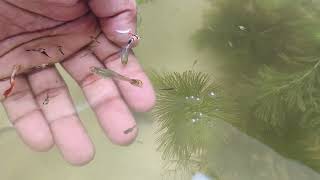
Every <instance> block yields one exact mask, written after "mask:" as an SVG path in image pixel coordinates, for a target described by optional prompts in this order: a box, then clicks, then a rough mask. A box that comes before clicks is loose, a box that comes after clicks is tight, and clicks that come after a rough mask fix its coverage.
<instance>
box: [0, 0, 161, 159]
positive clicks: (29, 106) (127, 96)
mask: <svg viewBox="0 0 320 180" xmlns="http://www.w3.org/2000/svg"><path fill="white" fill-rule="evenodd" d="M135 6H136V5H135V0H90V1H85V0H80V1H78V0H32V1H24V0H5V1H0V27H1V29H0V79H4V78H8V77H10V75H11V73H12V70H13V69H12V68H13V67H14V66H15V65H21V67H23V68H25V69H26V68H32V67H37V66H42V65H44V64H48V63H55V62H60V63H61V65H62V67H64V68H65V70H66V71H67V72H68V73H69V74H70V75H71V76H72V77H73V78H74V80H75V81H76V82H77V83H78V84H79V86H80V87H81V88H82V90H83V92H84V94H85V96H86V98H87V101H88V103H89V104H90V105H91V107H92V109H93V110H94V112H95V113H96V116H97V119H98V120H99V123H100V125H101V126H102V128H103V130H104V132H105V133H106V135H107V137H109V139H110V140H111V141H112V142H113V143H115V144H119V145H128V144H130V143H131V142H132V141H133V140H134V139H135V137H136V136H137V132H138V130H137V128H133V127H135V125H136V124H135V121H134V118H133V116H132V114H131V112H130V109H132V110H134V111H140V112H144V111H148V110H150V109H151V108H152V106H153V105H154V103H155V97H154V91H153V89H152V86H151V84H150V82H149V80H148V78H147V76H146V75H145V74H144V72H143V70H142V68H141V66H140V65H139V63H138V62H137V59H136V58H135V56H134V55H133V54H132V53H131V54H130V55H129V61H128V64H127V65H123V64H121V61H120V55H119V51H120V48H121V47H123V46H124V45H125V44H126V43H127V42H128V39H129V36H128V35H126V34H120V33H118V32H117V31H119V30H120V31H126V30H131V31H132V32H134V30H135V26H136V7H135ZM93 66H94V67H107V68H110V69H112V70H114V71H116V72H118V73H120V74H123V75H126V76H129V77H132V78H135V79H139V80H141V81H142V82H143V86H142V87H136V86H132V85H130V84H129V83H127V82H124V81H119V80H114V79H103V78H101V77H99V76H97V75H95V74H92V73H91V72H90V67H93ZM9 86H10V83H9V79H6V80H1V81H0V92H1V94H2V92H4V91H5V90H6V89H8V87H9ZM2 104H3V105H4V107H5V109H6V111H7V114H8V116H9V119H10V121H11V122H12V124H13V125H14V127H15V128H16V130H17V132H18V134H19V135H20V137H21V138H22V140H23V141H24V142H25V143H26V144H27V145H28V146H30V147H31V148H32V149H34V150H37V151H47V150H49V149H50V148H51V147H52V146H53V145H54V144H55V145H56V146H57V147H58V148H59V149H60V151H61V154H62V155H63V157H64V158H65V159H66V160H67V161H68V162H70V163H71V164H74V165H82V164H86V163H87V162H89V161H90V160H91V159H93V156H94V152H95V150H94V147H93V144H92V142H91V140H90V138H89V137H88V135H87V133H86V130H85V128H84V127H83V125H82V123H81V121H80V119H79V117H78V115H77V113H76V110H75V106H74V104H73V102H72V100H71V97H70V94H69V92H68V88H67V86H66V83H65V82H64V80H63V79H62V77H61V76H60V74H59V72H58V71H57V69H56V68H55V67H54V66H49V67H46V68H44V69H40V70H37V71H31V72H28V73H23V74H21V73H18V75H17V76H16V77H15V87H14V89H13V91H12V92H11V93H10V95H9V97H7V98H2ZM128 129H130V131H128ZM127 132H128V133H127Z"/></svg>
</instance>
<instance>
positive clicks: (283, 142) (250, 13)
mask: <svg viewBox="0 0 320 180" xmlns="http://www.w3.org/2000/svg"><path fill="white" fill-rule="evenodd" d="M148 2H149V3H147V4H144V5H142V6H141V7H140V10H141V12H140V16H141V19H142V21H141V22H142V23H141V25H140V27H139V35H141V37H142V41H141V44H140V45H139V47H138V48H136V52H137V56H138V57H139V58H140V61H141V62H142V64H143V66H144V67H145V68H146V69H147V70H149V69H156V70H159V71H160V72H161V71H163V70H166V71H170V72H171V71H178V72H183V71H186V70H190V69H194V70H196V71H201V72H206V73H209V74H210V75H213V76H214V77H215V78H217V79H218V80H220V81H223V83H224V84H226V86H225V87H224V89H220V90H222V91H226V92H228V93H229V94H231V96H232V99H233V100H234V101H235V103H237V104H238V105H239V111H240V112H239V114H237V115H238V118H237V120H238V121H239V122H240V123H239V124H241V125H238V124H237V123H233V122H229V123H230V124H229V123H228V121H227V120H226V121H221V120H217V119H219V118H217V119H214V123H213V126H214V128H213V129H210V130H212V132H208V133H209V134H210V138H209V139H204V141H205V140H207V141H206V142H205V143H207V144H205V145H207V146H206V148H207V149H205V152H206V153H199V154H200V156H197V158H196V159H193V160H194V163H192V164H191V165H190V167H191V168H185V167H184V166H182V168H180V170H181V171H184V170H186V169H187V170H188V171H189V172H187V173H186V174H187V176H184V175H181V176H180V175H176V174H179V172H177V171H176V170H177V166H175V165H176V164H175V163H177V164H178V165H181V163H180V162H181V161H179V159H178V160H177V159H173V160H172V159H171V160H172V164H174V165H173V166H170V168H171V169H170V168H169V169H164V168H163V165H166V161H163V159H161V155H162V154H161V153H162V152H159V151H156V147H157V146H156V144H155V140H156V139H157V138H158V134H155V133H154V129H157V128H158V127H154V126H153V125H152V123H151V121H152V118H151V116H149V115H137V116H136V119H137V120H138V124H139V129H140V135H139V137H138V142H136V143H134V144H133V145H131V146H130V147H126V148H122V147H118V146H114V145H111V144H110V143H109V142H108V141H107V140H106V138H105V136H104V134H103V132H102V131H101V129H100V127H99V126H98V124H97V123H96V121H95V117H94V114H93V112H92V111H91V110H90V109H89V107H88V104H87V103H86V102H85V99H84V97H83V95H82V93H81V91H80V90H79V88H78V87H77V85H76V84H75V82H74V81H73V80H72V79H71V78H70V77H69V76H68V75H67V74H66V73H64V72H63V70H61V68H60V70H61V71H62V72H63V75H64V78H65V79H66V81H67V82H68V86H69V88H70V90H71V92H72V93H71V94H72V97H73V99H74V101H75V104H76V106H77V111H78V112H79V114H80V117H81V119H82V120H83V122H84V124H85V126H86V127H87V129H88V132H89V134H90V136H91V137H92V139H93V142H94V144H95V145H96V149H97V150H96V152H97V154H96V157H95V160H94V161H93V162H91V163H90V164H89V165H87V166H84V167H81V168H79V167H71V166H69V165H68V164H66V163H65V162H64V161H63V160H62V159H61V157H60V156H59V155H58V152H57V151H56V150H53V151H51V152H49V153H35V152H31V151H30V150H28V149H27V148H26V147H25V146H24V145H23V144H22V143H21V141H20V140H18V137H17V135H16V134H15V132H14V131H11V130H9V129H8V128H6V127H9V123H8V122H7V121H6V118H5V117H6V116H5V114H4V113H3V110H1V111H0V115H1V116H0V117H1V120H0V127H4V128H5V129H2V130H0V133H1V134H0V159H1V160H2V163H1V164H0V170H1V174H0V179H5V180H20V179H24V180H37V179H39V180H40V179H44V177H45V179H46V180H51V179H52V180H55V179H68V180H86V179H117V180H127V179H154V180H157V179H162V178H163V177H165V178H167V179H180V178H181V177H183V178H181V179H191V175H194V174H196V175H195V176H194V178H195V177H198V178H199V177H200V178H203V177H202V176H200V175H199V173H201V174H203V175H207V176H210V177H211V179H212V180H250V179H253V180H256V179H259V180H260V179H262V180H263V179H268V180H287V179H288V180H295V179H297V180H298V179H299V180H300V179H304V180H315V179H320V177H319V176H320V175H319V173H318V172H319V171H320V162H319V155H320V144H319V142H320V141H319V140H320V138H319V137H320V136H319V132H320V131H319V130H320V128H319V127H320V126H319V125H320V123H319V122H320V118H319V117H320V116H319V110H318V104H319V101H318V100H319V97H320V96H319V95H320V94H318V88H319V87H320V86H319V79H320V78H319V72H318V66H317V63H318V59H317V58H316V57H319V55H320V54H319V52H320V51H319V44H320V41H319V39H320V38H319V37H320V36H319V32H320V29H319V27H320V24H318V19H319V18H318V16H319V15H320V13H319V12H320V11H318V10H319V9H320V8H318V7H319V6H318V4H316V3H318V2H317V1H312V0H294V1H292V0H273V1H265V0H196V1H195V0H152V1H148ZM315 58H316V60H315ZM266 65H267V67H265V66H266ZM268 68H269V70H270V71H268ZM244 77H245V78H244ZM158 88H159V89H160V88H166V89H167V90H165V91H168V92H169V93H173V92H174V91H175V89H174V88H173V87H158ZM196 89H197V88H194V89H191V91H192V90H196ZM195 94H197V93H193V94H189V95H187V96H183V98H184V100H183V101H185V100H186V98H187V99H188V102H191V103H189V104H193V105H196V104H197V103H198V101H199V102H200V101H201V102H202V101H203V99H201V97H198V96H196V95H195ZM206 96H209V97H210V98H211V99H212V100H213V101H215V98H216V97H218V96H219V94H218V93H217V92H216V91H210V92H207V93H206ZM261 97H267V98H261ZM174 98H175V97H174ZM198 98H199V100H198ZM170 100H171V99H170ZM189 100H190V101H189ZM194 102H197V103H194ZM221 104H223V102H221ZM204 107H206V106H204ZM181 108H182V106H178V107H177V109H181ZM200 108H201V107H200ZM216 110H218V111H219V110H221V107H219V108H213V109H211V110H210V112H211V111H216ZM206 111H209V110H208V109H206V110H204V111H202V110H201V111H200V110H199V111H196V112H195V113H193V114H190V116H191V118H189V119H187V120H188V123H189V124H196V123H197V122H201V120H202V119H206V118H203V115H204V114H205V115H206V114H207V113H204V112H206ZM213 114H214V113H213ZM187 120H186V121H187ZM183 121H184V119H181V122H183ZM272 122H276V123H272ZM199 127H200V126H199ZM201 128H203V127H201ZM204 128H207V127H204ZM171 130H172V131H179V132H181V131H184V133H188V131H186V128H182V129H175V128H171ZM201 130H202V129H200V128H199V129H197V131H200V132H201ZM197 131H195V132H197ZM208 133H207V132H203V131H202V133H198V135H202V134H206V135H207V134H208ZM179 138H181V139H182V140H186V141H188V140H190V139H193V140H194V139H196V138H192V137H191V136H180V137H179ZM196 140H197V139H196ZM198 140H200V138H199V139H198ZM201 140H202V139H201ZM162 141H164V142H165V141H166V140H165V139H164V140H162ZM178 143H179V142H178ZM197 143H199V144H200V143H202V144H204V143H203V142H197ZM193 149H197V147H195V148H193ZM174 150H175V149H174ZM176 150H177V149H176ZM202 150H203V149H202ZM201 152H204V151H201ZM169 160H170V159H169ZM195 166H196V170H194V167H195ZM124 170H125V171H126V173H124ZM180 170H179V169H178V171H180ZM171 172H174V173H173V174H172V173H171Z"/></svg>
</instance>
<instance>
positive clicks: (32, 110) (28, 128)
mask: <svg viewBox="0 0 320 180" xmlns="http://www.w3.org/2000/svg"><path fill="white" fill-rule="evenodd" d="M15 81H16V85H15V88H14V89H13V91H12V94H11V95H10V96H9V97H8V98H6V99H5V100H4V101H3V105H4V108H5V109H6V112H7V114H8V116H9V119H10V121H11V123H12V124H13V126H14V127H15V128H16V130H17V132H18V134H19V136H20V137H21V139H22V140H23V141H24V143H25V144H27V145H28V146H30V147H31V148H32V149H34V150H37V151H47V150H49V149H50V148H51V147H52V145H53V138H52V135H51V132H50V128H49V126H48V124H47V122H46V120H45V118H44V116H43V114H42V112H41V110H40V108H39V106H38V105H37V103H36V101H35V99H34V96H33V94H32V92H31V89H30V87H29V84H28V82H27V80H26V79H25V78H24V77H21V76H20V77H17V78H16V80H15ZM8 86H9V81H0V92H3V91H4V90H5V89H7V88H8Z"/></svg>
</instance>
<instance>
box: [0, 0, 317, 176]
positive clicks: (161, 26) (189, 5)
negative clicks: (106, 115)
mask: <svg viewBox="0 0 320 180" xmlns="http://www.w3.org/2000/svg"><path fill="white" fill-rule="evenodd" d="M210 8H211V3H210V1H208V0H153V1H152V2H149V3H147V4H144V5H142V6H141V7H140V13H141V14H140V15H141V19H142V22H141V26H140V27H139V34H140V35H141V37H142V41H141V44H140V45H139V47H138V48H137V49H136V52H137V56H138V57H139V59H140V61H141V64H142V65H143V66H144V67H145V68H146V69H150V68H155V69H158V70H166V71H178V72H182V71H185V70H188V69H191V68H192V65H193V63H194V61H195V60H198V64H197V65H196V70H197V71H201V72H207V73H209V74H211V75H214V77H216V78H218V79H230V78H231V77H232V76H233V74H232V73H230V72H229V71H225V66H226V64H225V63H223V62H221V61H220V60H219V58H218V55H216V54H214V53H212V52H211V50H210V49H207V50H201V51H200V50H199V49H197V48H195V42H194V41H193V37H194V35H195V34H196V33H197V32H198V31H199V30H201V29H203V28H204V27H203V25H204V24H205V22H206V20H207V19H208V17H207V12H208V10H210ZM244 68H245V67H244ZM63 75H64V77H65V79H66V81H67V82H68V86H69V88H70V89H71V92H72V93H71V94H72V96H73V99H74V101H75V104H76V105H77V108H78V110H79V115H80V117H81V119H82V121H83V123H84V125H85V127H86V128H87V130H88V132H89V134H90V136H91V138H92V140H93V142H94V144H95V146H96V157H95V159H94V160H93V161H92V162H91V163H90V164H89V165H87V166H84V167H72V166H70V165H68V164H67V163H65V161H63V160H62V158H61V157H60V155H59V153H58V151H57V150H55V149H54V150H52V151H51V152H49V153H35V152H32V151H30V150H29V149H28V148H27V147H25V146H24V145H23V144H22V142H21V141H20V140H19V138H18V137H17V135H16V134H15V132H14V131H10V130H8V129H7V130H5V131H3V133H1V134H0V159H1V161H2V162H1V163H0V170H1V171H0V172H1V173H0V179H3V180H21V179H23V180H56V179H66V180H87V179H111V180H135V179H136V180H138V179H139V180H141V179H146V180H148V179H152V180H157V179H163V178H165V179H179V178H178V177H175V176H167V174H166V173H167V171H165V170H164V169H163V164H164V162H163V160H162V159H161V152H158V151H157V150H156V143H155V139H156V135H155V134H154V131H155V129H156V127H154V126H155V125H154V124H153V119H152V117H151V115H150V114H137V115H136V119H137V121H138V123H139V126H140V128H139V129H140V134H139V137H138V138H137V142H135V143H134V144H132V145H131V146H129V147H118V146H115V145H112V144H111V143H110V142H108V141H107V139H106V138H105V136H104V134H103V132H102V131H101V129H100V127H99V126H98V124H97V122H96V121H95V118H94V115H93V113H92V111H91V110H90V109H89V108H88V107H87V105H86V104H85V103H84V102H85V101H84V98H83V95H82V93H81V91H80V89H79V88H78V87H77V85H76V84H75V82H74V81H73V80H72V79H71V78H70V77H69V76H68V75H67V74H66V73H63ZM231 79H232V78H231ZM231 82H232V81H231ZM0 117H1V119H0V127H7V126H9V124H8V123H7V119H6V118H5V117H6V115H5V113H4V111H3V110H2V109H1V110H0ZM216 127H217V128H216V129H217V132H216V134H218V135H220V136H219V137H217V139H218V140H223V141H224V140H225V138H226V137H232V138H231V139H230V138H227V139H228V140H227V141H229V143H228V146H225V147H224V148H222V149H216V150H215V154H217V155H216V156H214V157H213V159H210V161H213V163H212V164H213V165H212V166H213V168H214V169H215V172H214V173H215V175H216V176H217V177H212V179H219V180H220V179H221V180H264V179H266V180H302V179H303V180H316V179H320V174H319V173H318V172H317V171H315V170H314V169H312V168H310V167H308V166H307V165H305V163H304V162H302V161H299V160H296V159H293V158H288V157H287V156H284V155H283V154H280V153H279V152H278V151H277V150H275V149H274V148H273V147H270V146H269V145H268V144H266V143H265V142H260V141H259V140H257V138H253V137H251V136H249V135H247V133H244V132H242V131H241V130H239V129H238V128H235V127H233V126H231V125H230V124H228V123H226V122H217V123H216ZM314 138H317V137H314ZM270 139H271V141H272V140H273V141H277V139H272V138H270ZM289 139H290V138H289ZM288 143H290V142H289V141H288ZM318 153H320V150H319V151H318ZM124 172H126V173H124ZM193 173H196V172H193ZM183 179H191V176H190V177H184V178H183Z"/></svg>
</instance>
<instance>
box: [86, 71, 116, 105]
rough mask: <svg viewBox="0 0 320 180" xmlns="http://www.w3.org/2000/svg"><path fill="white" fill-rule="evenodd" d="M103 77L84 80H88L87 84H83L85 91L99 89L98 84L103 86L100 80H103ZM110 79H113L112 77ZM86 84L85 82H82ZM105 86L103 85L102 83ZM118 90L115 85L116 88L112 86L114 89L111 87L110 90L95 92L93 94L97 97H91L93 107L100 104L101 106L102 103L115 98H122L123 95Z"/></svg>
mask: <svg viewBox="0 0 320 180" xmlns="http://www.w3.org/2000/svg"><path fill="white" fill-rule="evenodd" d="M103 80H105V79H103V78H101V77H98V79H96V80H84V81H88V82H86V84H85V86H82V89H84V91H90V92H91V90H92V89H93V90H97V89H98V88H97V87H98V86H101V85H99V83H100V82H103ZM110 81H112V80H111V79H110ZM82 84H84V83H82ZM102 86H103V85H102ZM117 92H118V89H117V88H116V87H115V88H112V89H109V91H104V92H103V93H98V94H96V93H94V94H93V95H94V96H95V97H91V98H89V104H90V105H91V106H92V107H93V108H96V107H98V106H100V105H101V104H103V103H106V102H108V103H110V102H113V101H115V100H121V99H122V98H121V96H120V94H118V93H117Z"/></svg>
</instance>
